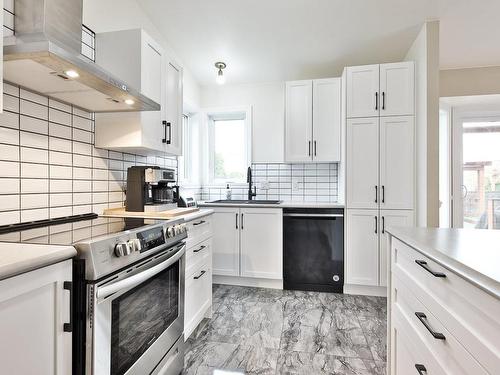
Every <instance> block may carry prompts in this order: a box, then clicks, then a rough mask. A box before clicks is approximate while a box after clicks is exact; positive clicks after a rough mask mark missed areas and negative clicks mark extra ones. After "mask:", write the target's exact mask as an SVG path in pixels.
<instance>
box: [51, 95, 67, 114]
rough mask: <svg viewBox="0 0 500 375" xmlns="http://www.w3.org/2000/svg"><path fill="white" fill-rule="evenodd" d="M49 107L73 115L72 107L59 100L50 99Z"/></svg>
mask: <svg viewBox="0 0 500 375" xmlns="http://www.w3.org/2000/svg"><path fill="white" fill-rule="evenodd" d="M49 107H50V108H55V109H58V110H60V111H64V112H68V113H71V106H70V105H68V104H65V103H61V102H59V101H57V100H54V99H50V98H49Z"/></svg>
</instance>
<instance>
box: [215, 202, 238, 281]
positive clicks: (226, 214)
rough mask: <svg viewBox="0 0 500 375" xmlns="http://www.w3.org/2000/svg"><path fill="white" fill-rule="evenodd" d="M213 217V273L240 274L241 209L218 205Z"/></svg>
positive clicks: (222, 274) (223, 274)
mask: <svg viewBox="0 0 500 375" xmlns="http://www.w3.org/2000/svg"><path fill="white" fill-rule="evenodd" d="M214 211H215V212H214V214H213V217H212V225H213V248H212V249H213V252H212V259H213V266H212V269H213V274H214V275H221V276H239V275H240V229H239V228H240V217H239V216H240V210H239V209H238V208H231V207H217V208H215V209H214Z"/></svg>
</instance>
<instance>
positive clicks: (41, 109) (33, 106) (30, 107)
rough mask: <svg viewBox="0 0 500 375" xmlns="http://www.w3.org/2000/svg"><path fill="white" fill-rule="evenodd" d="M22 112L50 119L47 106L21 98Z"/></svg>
mask: <svg viewBox="0 0 500 375" xmlns="http://www.w3.org/2000/svg"><path fill="white" fill-rule="evenodd" d="M20 103H21V106H20V112H21V113H22V114H24V115H27V116H31V117H36V118H38V119H42V120H48V118H49V110H48V107H47V106H44V105H41V104H37V103H34V102H31V101H27V100H24V99H21V102H20Z"/></svg>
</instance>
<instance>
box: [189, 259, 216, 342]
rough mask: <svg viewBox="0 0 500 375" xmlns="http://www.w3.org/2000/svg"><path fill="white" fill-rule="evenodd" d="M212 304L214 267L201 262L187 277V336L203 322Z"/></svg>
mask: <svg viewBox="0 0 500 375" xmlns="http://www.w3.org/2000/svg"><path fill="white" fill-rule="evenodd" d="M211 304H212V269H211V267H210V264H208V263H204V264H201V265H200V266H199V267H198V268H197V269H196V270H195V272H194V273H193V274H192V275H191V276H187V277H186V291H185V307H184V334H185V335H186V338H187V337H189V335H190V334H191V333H192V332H193V330H194V329H195V328H196V326H197V325H198V324H199V323H200V322H201V320H202V319H203V316H204V315H205V312H206V311H207V309H209V308H210V305H211Z"/></svg>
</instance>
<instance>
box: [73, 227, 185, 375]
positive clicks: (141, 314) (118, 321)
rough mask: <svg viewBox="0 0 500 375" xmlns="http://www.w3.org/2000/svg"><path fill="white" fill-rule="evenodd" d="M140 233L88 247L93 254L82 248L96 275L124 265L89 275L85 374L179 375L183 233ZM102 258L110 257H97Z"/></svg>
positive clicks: (181, 360)
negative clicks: (115, 265)
mask: <svg viewBox="0 0 500 375" xmlns="http://www.w3.org/2000/svg"><path fill="white" fill-rule="evenodd" d="M144 228H145V229H142V230H138V231H135V232H130V231H127V232H126V235H127V239H123V235H122V238H116V239H114V240H111V242H110V240H109V239H108V240H105V241H101V243H96V244H93V245H94V246H90V247H87V250H88V249H89V248H90V249H92V251H85V246H80V249H81V250H82V251H81V252H80V254H81V255H82V256H81V257H82V258H86V260H87V262H90V263H92V264H94V267H93V268H94V269H97V270H98V269H99V267H96V264H100V263H113V262H115V263H120V262H124V261H125V260H127V261H128V262H126V263H128V264H127V265H126V266H125V267H120V268H119V269H117V270H116V271H115V272H108V273H107V274H105V275H104V277H99V275H94V276H95V277H93V276H92V275H93V274H92V271H91V272H87V282H86V301H87V303H86V308H85V310H86V313H85V316H86V322H85V336H86V337H85V343H86V344H85V352H86V353H85V362H86V363H85V368H86V371H85V373H86V374H93V375H101V374H102V375H108V374H110V375H122V374H127V375H135V374H140V375H144V374H173V375H174V374H175V375H178V374H179V373H180V372H181V371H182V369H183V365H184V351H183V344H184V338H183V329H184V273H185V251H186V245H185V240H184V238H185V228H184V226H183V225H182V224H179V225H177V226H173V227H163V226H162V225H152V226H146V227H144ZM76 247H77V249H78V248H79V246H76ZM99 249H101V250H99ZM111 249H114V250H111ZM102 253H107V254H113V255H112V256H111V257H110V258H109V260H108V259H107V258H106V257H102V258H99V254H102ZM85 254H87V256H86V255H85ZM88 254H92V256H88ZM117 254H118V255H119V256H117ZM103 259H104V260H103ZM108 266H109V264H108ZM117 267H118V266H117ZM103 268H107V267H103ZM92 278H95V279H96V280H95V281H91V280H89V279H92Z"/></svg>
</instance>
